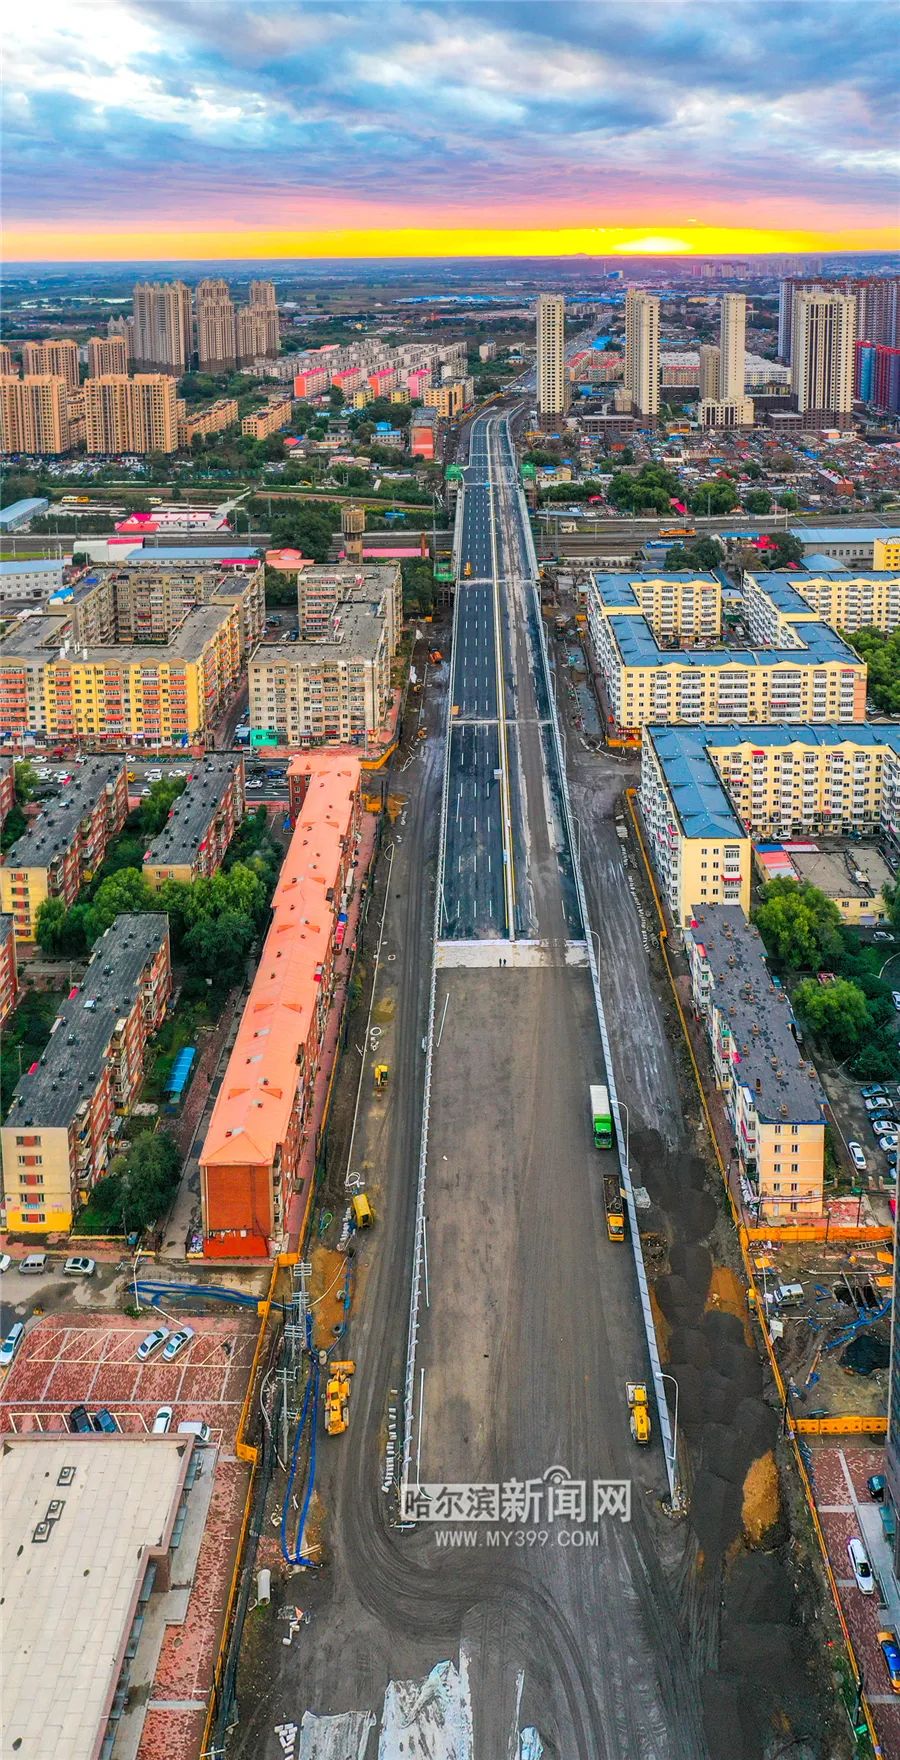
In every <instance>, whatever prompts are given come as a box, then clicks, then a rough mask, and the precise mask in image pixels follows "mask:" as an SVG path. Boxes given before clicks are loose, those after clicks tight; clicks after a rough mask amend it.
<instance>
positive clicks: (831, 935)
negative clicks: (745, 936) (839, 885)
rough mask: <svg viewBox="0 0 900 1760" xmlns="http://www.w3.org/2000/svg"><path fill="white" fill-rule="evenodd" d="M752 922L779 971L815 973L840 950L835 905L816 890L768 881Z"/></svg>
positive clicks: (787, 882)
mask: <svg viewBox="0 0 900 1760" xmlns="http://www.w3.org/2000/svg"><path fill="white" fill-rule="evenodd" d="M753 920H754V922H755V923H756V926H757V928H758V929H759V932H760V934H761V936H762V938H763V941H764V942H765V944H766V949H767V952H768V953H769V955H770V956H771V958H772V960H773V961H774V962H775V964H776V965H778V966H779V967H780V968H781V970H782V971H794V972H802V971H818V969H819V967H820V966H822V965H823V964H825V963H826V962H827V961H829V960H832V959H834V958H836V957H838V956H839V955H840V953H841V951H842V948H843V942H842V939H841V916H840V912H839V910H838V908H837V905H836V904H834V903H833V902H832V900H831V899H830V898H826V897H825V894H824V892H820V891H819V889H818V887H816V886H808V885H806V884H805V883H801V882H798V881H796V880H770V881H769V882H768V884H767V885H766V886H764V887H763V889H762V897H761V902H760V904H759V905H758V906H757V909H756V910H755V912H754V913H753Z"/></svg>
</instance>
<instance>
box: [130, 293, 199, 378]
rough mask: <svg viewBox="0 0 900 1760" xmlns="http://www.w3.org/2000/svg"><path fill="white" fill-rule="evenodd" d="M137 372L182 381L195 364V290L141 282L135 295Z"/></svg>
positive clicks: (135, 364)
mask: <svg viewBox="0 0 900 1760" xmlns="http://www.w3.org/2000/svg"><path fill="white" fill-rule="evenodd" d="M132 304H133V308H134V325H133V335H132V352H133V356H134V367H135V371H136V372H139V373H170V374H172V376H173V377H174V378H176V379H180V378H181V377H182V375H183V374H184V373H186V372H187V370H188V368H189V366H190V364H191V356H192V353H193V347H194V342H193V318H192V313H191V290H190V288H189V287H188V286H186V284H185V283H184V282H183V281H140V282H138V284H137V286H136V287H135V288H134V291H133V294H132Z"/></svg>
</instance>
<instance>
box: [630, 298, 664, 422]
mask: <svg viewBox="0 0 900 1760" xmlns="http://www.w3.org/2000/svg"><path fill="white" fill-rule="evenodd" d="M625 390H626V392H627V393H628V394H629V396H630V398H631V407H632V409H633V410H635V411H636V413H638V414H639V415H642V416H650V417H652V418H653V419H654V420H655V419H656V417H657V416H658V415H659V300H658V298H657V296H656V294H655V293H644V291H643V289H642V288H639V287H629V289H628V293H627V294H626V297H625Z"/></svg>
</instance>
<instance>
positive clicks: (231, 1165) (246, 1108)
mask: <svg viewBox="0 0 900 1760" xmlns="http://www.w3.org/2000/svg"><path fill="white" fill-rule="evenodd" d="M360 776H361V771H360V765H359V760H358V759H357V758H355V757H354V756H353V755H352V754H349V753H344V752H341V753H338V752H316V753H310V754H309V755H307V756H304V757H302V758H297V759H295V760H294V764H293V766H292V776H291V808H292V815H294V816H295V828H294V834H293V837H292V838H291V842H290V845H289V848H288V851H287V855H286V856H285V859H284V865H283V867H282V869H281V873H280V875H279V879H278V885H277V887H276V890H275V896H274V898H273V900H272V925H271V928H270V929H269V933H268V935H267V937H266V942H265V946H264V948H263V952H262V956H261V958H260V962H259V967H258V969H257V972H256V976H255V978H254V981H253V988H252V990H251V992H250V995H249V997H248V1000H247V1005H246V1007H245V1009H244V1013H243V1016H242V1018H241V1023H240V1027H239V1028H238V1035H237V1039H236V1040H235V1044H234V1048H233V1050H232V1053H231V1056H230V1058H229V1061H228V1068H227V1070H226V1072H225V1077H224V1080H223V1082H222V1086H221V1089H220V1091H219V1095H218V1098H217V1100H216V1104H215V1108H214V1110H213V1115H212V1118H211V1120H210V1125H209V1130H208V1132H207V1135H206V1141H205V1143H204V1145H203V1149H202V1151H201V1154H200V1197H201V1206H202V1214H203V1232H204V1237H205V1251H206V1252H207V1253H208V1254H209V1255H210V1256H212V1257H228V1258H241V1257H244V1258H261V1257H267V1256H268V1255H269V1254H271V1253H272V1252H273V1251H275V1250H276V1248H277V1245H278V1242H279V1241H280V1240H281V1238H282V1236H283V1234H284V1226H285V1216H286V1212H287V1204H288V1200H289V1198H290V1196H291V1193H292V1191H293V1190H294V1184H295V1180H296V1176H297V1172H298V1169H299V1165H300V1160H301V1156H302V1153H303V1148H304V1145H305V1143H306V1137H307V1131H308V1120H309V1113H310V1107H311V1102H312V1097H313V1091H314V1087H315V1079H316V1072H317V1070H318V1067H319V1055H320V1051H321V1046H322V1041H323V1038H324V1035H325V1027H326V1023H327V1020H328V1011H329V1006H330V1003H331V999H332V994H333V990H334V959H335V953H336V950H337V946H338V944H339V940H340V935H339V932H338V921H339V918H340V916H341V913H342V912H344V911H346V909H347V904H348V901H349V898H350V896H351V892H352V889H353V884H354V870H353V863H354V857H355V855H356V851H357V849H358V844H359V833H360V819H361V799H360Z"/></svg>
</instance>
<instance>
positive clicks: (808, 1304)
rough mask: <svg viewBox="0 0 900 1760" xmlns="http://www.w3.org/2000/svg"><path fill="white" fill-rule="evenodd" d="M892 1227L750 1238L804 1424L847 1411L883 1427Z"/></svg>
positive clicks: (779, 1356) (793, 1406) (762, 1297)
mask: <svg viewBox="0 0 900 1760" xmlns="http://www.w3.org/2000/svg"><path fill="white" fill-rule="evenodd" d="M888 1234H889V1231H888V1230H887V1229H877V1228H876V1229H873V1228H869V1229H867V1230H865V1232H863V1231H860V1234H859V1236H858V1237H857V1238H856V1239H855V1240H839V1241H833V1240H830V1239H824V1238H823V1239H822V1240H819V1241H800V1242H781V1241H779V1240H778V1238H777V1237H775V1238H774V1239H772V1240H769V1241H759V1242H754V1243H752V1245H751V1248H750V1251H751V1258H752V1263H753V1268H754V1272H755V1276H756V1284H757V1292H758V1293H757V1296H756V1300H758V1301H760V1302H761V1303H762V1306H763V1309H764V1311H765V1314H766V1316H767V1318H768V1329H769V1336H770V1339H771V1341H772V1347H773V1350H774V1353H775V1358H776V1361H777V1363H778V1366H779V1369H780V1370H781V1374H782V1378H783V1380H784V1384H785V1388H786V1390H787V1396H788V1401H789V1409H790V1413H791V1415H792V1416H793V1418H794V1419H795V1421H796V1422H797V1424H798V1427H799V1428H800V1429H801V1430H805V1429H806V1428H807V1426H810V1427H811V1428H812V1427H815V1428H819V1425H820V1424H824V1423H827V1427H828V1430H829V1431H833V1430H835V1429H836V1427H837V1424H836V1421H837V1420H839V1419H843V1418H847V1419H848V1420H849V1421H850V1422H849V1428H851V1429H863V1428H865V1429H868V1430H870V1431H871V1432H872V1433H873V1434H879V1433H883V1432H884V1429H885V1426H886V1421H887V1390H888V1367H889V1363H890V1349H891V1325H890V1314H891V1290H892V1285H893V1271H892V1267H893V1262H894V1261H893V1253H892V1250H891V1243H890V1240H889V1239H887V1238H885V1239H881V1236H885V1237H887V1236H888Z"/></svg>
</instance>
